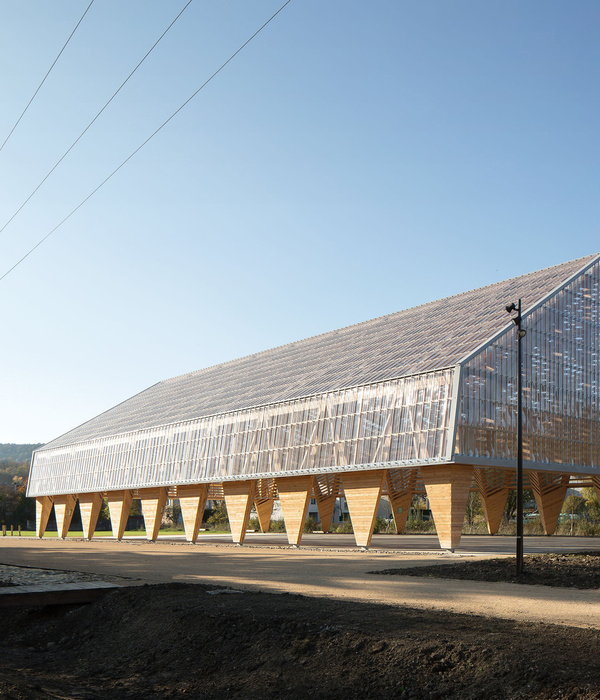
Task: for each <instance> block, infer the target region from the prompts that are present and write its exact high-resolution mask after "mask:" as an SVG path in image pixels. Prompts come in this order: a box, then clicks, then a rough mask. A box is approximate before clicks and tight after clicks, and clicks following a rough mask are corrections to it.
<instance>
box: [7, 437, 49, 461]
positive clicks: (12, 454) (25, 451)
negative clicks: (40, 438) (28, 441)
mask: <svg viewBox="0 0 600 700" xmlns="http://www.w3.org/2000/svg"><path fill="white" fill-rule="evenodd" d="M42 444H43V443H41V442H39V443H36V444H35V445H15V444H14V443H12V442H0V459H14V460H15V462H27V463H29V462H30V461H31V453H32V452H33V451H34V450H37V448H38V447H41V446H42Z"/></svg>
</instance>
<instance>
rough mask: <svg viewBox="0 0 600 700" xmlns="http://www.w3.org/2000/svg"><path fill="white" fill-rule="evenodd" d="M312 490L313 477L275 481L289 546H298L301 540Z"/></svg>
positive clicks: (294, 477)
mask: <svg viewBox="0 0 600 700" xmlns="http://www.w3.org/2000/svg"><path fill="white" fill-rule="evenodd" d="M312 488H313V477H312V476H310V475H308V476H288V477H286V478H283V479H277V491H278V492H279V502H280V503H281V510H282V512H283V519H284V521H285V530H286V532H287V538H288V542H289V543H290V544H291V545H295V546H298V545H299V544H300V540H301V539H302V532H303V531H304V523H305V522H306V514H307V513H308V504H309V502H310V497H311V495H312Z"/></svg>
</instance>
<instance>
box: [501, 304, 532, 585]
mask: <svg viewBox="0 0 600 700" xmlns="http://www.w3.org/2000/svg"><path fill="white" fill-rule="evenodd" d="M506 311H507V312H508V313H509V314H512V312H513V311H516V312H517V315H516V316H513V317H512V320H513V322H514V324H515V326H516V327H517V547H516V554H517V575H519V574H522V573H523V354H522V347H521V346H522V341H523V338H524V337H525V336H526V335H527V331H526V330H525V329H524V328H523V327H522V320H523V319H522V317H521V300H520V299H519V304H518V306H517V305H515V304H514V303H512V304H508V305H507V307H506Z"/></svg>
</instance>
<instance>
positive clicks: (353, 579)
mask: <svg viewBox="0 0 600 700" xmlns="http://www.w3.org/2000/svg"><path fill="white" fill-rule="evenodd" d="M313 537H315V538H318V540H317V541H318V542H319V543H325V542H326V540H325V539H323V538H324V536H322V535H321V536H319V535H314V536H313ZM339 537H341V536H336V537H335V543H336V545H337V546H336V548H335V549H333V548H332V549H329V548H324V545H323V544H322V546H321V548H318V549H317V548H316V547H315V548H312V547H303V548H301V549H291V548H289V547H284V546H280V545H282V544H283V542H284V541H285V540H284V539H283V538H279V537H277V536H275V537H274V538H271V536H264V537H263V538H262V539H261V536H259V535H254V536H250V537H249V542H250V543H251V544H252V543H253V544H254V545H256V546H248V547H246V546H244V547H235V546H233V545H231V544H229V545H224V544H221V545H218V544H211V543H210V542H206V541H205V540H204V541H203V542H202V543H201V544H198V545H189V544H187V543H183V542H178V541H176V540H170V541H159V542H158V543H147V542H145V541H144V540H141V539H139V540H138V539H132V540H129V541H123V542H115V541H110V540H109V541H106V540H101V539H96V540H93V541H92V542H83V541H77V540H66V541H61V540H57V539H54V538H47V539H46V538H45V539H43V540H37V539H34V538H25V537H22V538H18V537H12V538H11V537H6V538H0V562H1V563H4V564H12V565H18V566H35V567H47V568H55V569H66V570H71V571H83V572H89V573H96V574H100V575H121V576H130V577H132V578H134V579H136V580H137V581H138V582H152V583H158V582H168V581H183V582H190V583H194V582H196V583H215V584H224V585H231V586H234V587H237V588H252V589H259V590H265V591H271V592H285V591H289V592H293V593H302V594H305V595H315V596H324V597H338V598H348V599H354V600H362V601H371V602H377V603H385V604H388V605H409V606H411V607H417V608H419V607H422V608H429V609H432V608H433V609H445V610H450V611H453V612H461V613H469V614H477V615H490V616H494V617H504V618H509V619H519V620H531V621H538V622H540V621H541V622H552V623H556V624H564V625H574V626H579V627H594V628H596V629H600V592H599V591H596V590H594V591H580V590H574V589H568V588H550V587H547V586H520V585H517V584H510V583H503V584H498V583H485V582H474V581H451V580H443V579H431V578H416V577H408V576H407V577H404V576H373V575H371V574H369V573H368V572H369V571H373V570H378V569H385V568H400V567H404V566H421V565H428V564H431V563H434V562H437V563H440V564H442V565H443V564H444V563H450V562H454V561H456V559H457V557H459V556H460V555H457V554H449V553H442V552H439V550H438V552H437V553H433V552H429V553H427V552H426V550H425V549H424V545H427V546H429V545H431V547H432V549H433V539H434V538H429V539H427V538H424V537H418V538H410V537H405V538H398V539H402V540H403V544H402V547H401V548H400V547H399V548H398V549H397V550H390V549H388V550H386V551H383V550H371V551H367V552H361V551H358V550H357V549H356V548H355V547H351V546H350V545H348V546H347V547H345V546H344V544H343V542H342V541H341V540H340V539H339ZM205 539H206V538H205ZM385 539H386V541H391V540H393V539H394V538H389V537H386V538H385ZM411 539H416V540H418V542H420V543H422V548H421V549H420V550H417V549H415V550H414V551H413V552H407V546H406V542H407V541H408V540H411ZM505 539H506V542H504V540H505ZM564 539H565V538H528V542H527V550H528V551H532V548H533V547H534V546H539V547H542V546H545V547H547V546H548V544H547V543H549V542H551V543H552V544H553V548H556V549H558V548H559V547H560V546H562V548H563V549H564V548H566V547H567V544H566V543H562V545H561V542H562V540H564ZM537 540H539V541H540V544H538V545H535V544H534V543H535V541H537ZM309 541H310V542H311V544H312V540H311V538H310V537H309V538H307V542H309ZM211 542H214V540H211ZM261 542H264V543H265V545H264V546H258V544H259V543H261ZM303 542H304V540H303ZM486 543H487V544H486ZM569 543H570V545H571V546H570V547H569V549H573V544H574V540H571V539H569ZM374 544H375V545H377V544H378V540H376V541H375V542H374ZM510 544H511V543H510V539H509V538H496V537H494V538H491V537H490V538H486V537H472V538H470V537H466V538H464V545H463V548H462V551H463V552H467V553H468V552H469V550H472V553H471V554H469V556H470V557H473V558H480V557H486V556H490V553H489V552H488V553H483V554H476V553H475V552H482V551H484V550H485V547H491V548H495V549H496V551H497V552H500V551H501V550H502V549H503V548H504V549H505V550H508V549H509V547H508V545H510ZM511 546H512V545H511ZM578 547H579V548H580V549H593V548H596V549H600V540H598V539H594V540H593V539H585V540H578ZM400 549H402V550H403V551H400ZM493 553H495V552H493Z"/></svg>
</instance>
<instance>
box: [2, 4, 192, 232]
mask: <svg viewBox="0 0 600 700" xmlns="http://www.w3.org/2000/svg"><path fill="white" fill-rule="evenodd" d="M92 2H93V0H92ZM191 4H192V0H189V2H188V3H187V4H186V5H185V7H184V8H183V9H182V10H181V12H180V13H179V14H178V15H177V17H175V19H174V20H173V21H172V22H171V24H170V25H169V26H168V27H167V28H166V29H165V31H164V32H163V33H162V34H161V35H160V36H159V37H158V39H157V40H156V41H155V42H154V44H153V45H152V47H151V48H150V49H149V51H148V52H147V53H146V55H145V56H144V57H143V58H142V60H141V61H140V62H139V63H138V64H137V66H136V67H135V68H134V69H133V70H132V71H131V73H130V74H129V75H128V76H127V77H126V78H125V80H124V81H123V82H122V83H121V85H120V86H119V88H118V89H117V91H116V92H115V93H114V94H113V96H112V97H111V98H110V99H109V100H108V102H107V103H106V104H105V105H104V107H102V109H101V110H100V111H99V112H98V114H96V116H95V117H94V118H93V119H92V121H91V122H90V123H89V124H88V125H87V126H86V127H85V129H84V130H83V131H82V132H81V133H80V134H79V136H78V137H77V138H76V139H75V141H73V143H72V144H71V145H70V146H69V148H68V149H67V150H66V151H65V152H64V153H63V154H62V156H61V157H60V158H59V159H58V160H57V161H56V163H55V164H54V165H53V166H52V168H50V170H49V171H48V172H47V173H46V175H45V177H44V178H43V180H42V181H41V182H40V183H39V184H38V185H37V187H36V188H35V189H34V190H33V192H31V194H30V195H29V197H27V199H26V200H25V201H24V202H23V203H22V204H21V206H20V207H19V208H18V209H17V210H16V211H15V212H14V214H13V215H12V216H11V217H10V219H8V221H6V222H5V224H4V226H2V228H0V233H2V232H3V231H4V229H5V228H6V227H7V226H8V225H9V224H10V222H11V221H12V220H13V219H14V218H15V216H17V214H18V213H19V212H20V211H21V209H23V207H24V206H25V205H26V204H27V202H29V200H30V199H31V198H32V197H33V195H34V194H35V193H36V192H37V191H38V190H39V189H40V187H41V186H42V185H43V184H44V182H46V180H47V179H48V178H49V177H50V175H52V173H53V172H54V171H55V170H56V168H58V166H59V165H60V164H61V163H62V162H63V160H64V159H65V158H66V157H67V156H68V155H69V153H70V152H71V151H72V150H73V148H75V146H76V145H77V144H78V143H79V141H80V140H81V139H82V138H83V136H84V135H85V133H86V132H87V131H88V130H89V128H90V127H91V126H92V124H93V123H94V122H95V121H96V120H97V119H98V117H99V116H100V115H101V114H102V112H104V110H105V109H106V108H107V107H108V105H109V104H110V103H111V102H112V101H113V100H114V99H115V97H116V96H117V95H118V94H119V93H120V92H121V90H122V89H123V87H124V86H125V84H126V83H127V82H128V81H129V79H130V78H131V76H132V75H133V74H134V73H135V72H136V71H137V69H138V68H139V67H140V66H141V65H142V63H143V62H144V61H145V60H146V59H147V58H148V56H149V55H150V54H151V53H152V52H153V51H154V49H155V48H156V47H157V45H158V44H159V42H160V41H161V39H162V38H163V37H164V36H165V34H166V33H167V32H168V31H169V29H171V27H172V26H173V25H174V24H175V22H177V20H178V19H179V18H180V17H181V15H182V14H183V13H184V12H185V10H186V9H187V8H188V6H189V5H191Z"/></svg>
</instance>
